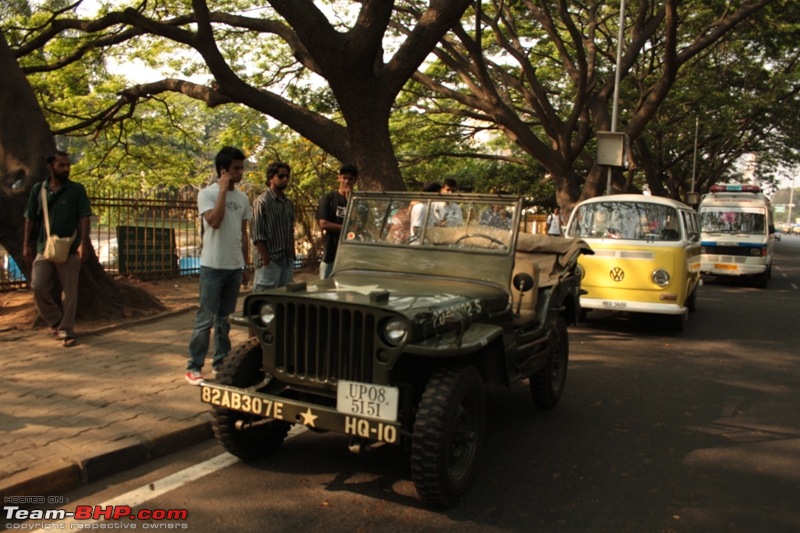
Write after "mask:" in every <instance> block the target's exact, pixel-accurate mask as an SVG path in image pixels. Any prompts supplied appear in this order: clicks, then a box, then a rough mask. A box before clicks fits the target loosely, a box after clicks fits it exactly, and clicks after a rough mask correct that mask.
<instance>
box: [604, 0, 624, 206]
mask: <svg viewBox="0 0 800 533" xmlns="http://www.w3.org/2000/svg"><path fill="white" fill-rule="evenodd" d="M624 35H625V0H621V2H620V4H619V36H618V37H617V70H616V72H615V73H614V101H613V103H612V104H611V133H614V132H616V131H617V115H618V114H619V82H620V78H621V76H622V72H621V71H620V70H621V69H620V64H621V63H622V38H623V36H624ZM611 171H612V167H608V183H607V184H606V194H611Z"/></svg>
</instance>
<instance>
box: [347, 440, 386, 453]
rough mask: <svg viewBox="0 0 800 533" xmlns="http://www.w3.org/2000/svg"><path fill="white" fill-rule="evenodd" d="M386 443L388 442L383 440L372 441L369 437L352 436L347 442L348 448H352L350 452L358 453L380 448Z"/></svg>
mask: <svg viewBox="0 0 800 533" xmlns="http://www.w3.org/2000/svg"><path fill="white" fill-rule="evenodd" d="M384 444H386V443H385V442H381V441H376V442H370V441H368V440H367V439H364V438H361V437H352V438H351V439H350V442H348V443H347V449H348V450H350V453H354V454H356V455H358V454H360V453H363V452H368V451H370V450H374V449H376V448H380V447H381V446H383V445H384Z"/></svg>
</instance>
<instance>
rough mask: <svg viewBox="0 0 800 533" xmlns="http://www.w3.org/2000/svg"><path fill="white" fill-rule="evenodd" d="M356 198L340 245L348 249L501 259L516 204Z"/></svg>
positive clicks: (507, 245) (507, 246)
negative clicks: (407, 250) (345, 244)
mask: <svg viewBox="0 0 800 533" xmlns="http://www.w3.org/2000/svg"><path fill="white" fill-rule="evenodd" d="M448 200H451V199H450V198H443V197H435V198H424V199H423V198H418V199H409V198H390V197H380V198H374V197H372V198H369V197H368V198H356V199H353V200H352V204H353V205H352V206H351V210H350V217H349V219H348V220H347V222H346V226H345V228H344V229H343V233H342V239H343V240H344V241H345V242H348V243H364V244H378V245H387V246H401V247H405V246H408V247H411V246H414V247H423V248H430V247H435V248H437V249H441V248H449V249H454V250H478V251H482V252H488V253H506V252H507V251H508V250H510V248H511V245H512V239H513V236H514V233H513V231H512V230H511V228H512V225H513V223H514V220H515V218H514V209H515V206H516V203H515V202H514V201H509V200H507V199H503V198H498V199H497V200H496V201H495V200H493V201H492V202H489V201H472V200H469V201H467V200H464V199H463V198H452V200H456V201H448Z"/></svg>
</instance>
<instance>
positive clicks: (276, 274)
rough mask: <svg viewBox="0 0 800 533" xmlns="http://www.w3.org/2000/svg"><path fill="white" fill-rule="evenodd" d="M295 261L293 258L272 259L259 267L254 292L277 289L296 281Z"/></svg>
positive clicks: (254, 280) (254, 279)
mask: <svg viewBox="0 0 800 533" xmlns="http://www.w3.org/2000/svg"><path fill="white" fill-rule="evenodd" d="M293 262H294V261H293V260H291V259H284V260H282V261H272V262H270V264H268V265H266V266H262V267H260V268H258V269H257V270H256V275H255V277H254V278H253V292H260V291H265V290H267V289H276V288H278V287H283V286H285V285H288V284H289V283H291V282H292V281H294V271H293V268H292V267H293V266H294V265H293V264H292V263H293Z"/></svg>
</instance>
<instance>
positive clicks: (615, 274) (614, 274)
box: [608, 267, 625, 281]
mask: <svg viewBox="0 0 800 533" xmlns="http://www.w3.org/2000/svg"><path fill="white" fill-rule="evenodd" d="M608 275H609V276H611V279H613V280H614V281H622V280H623V279H625V271H624V270H622V269H621V268H620V267H614V268H612V269H611V272H609V273H608Z"/></svg>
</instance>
